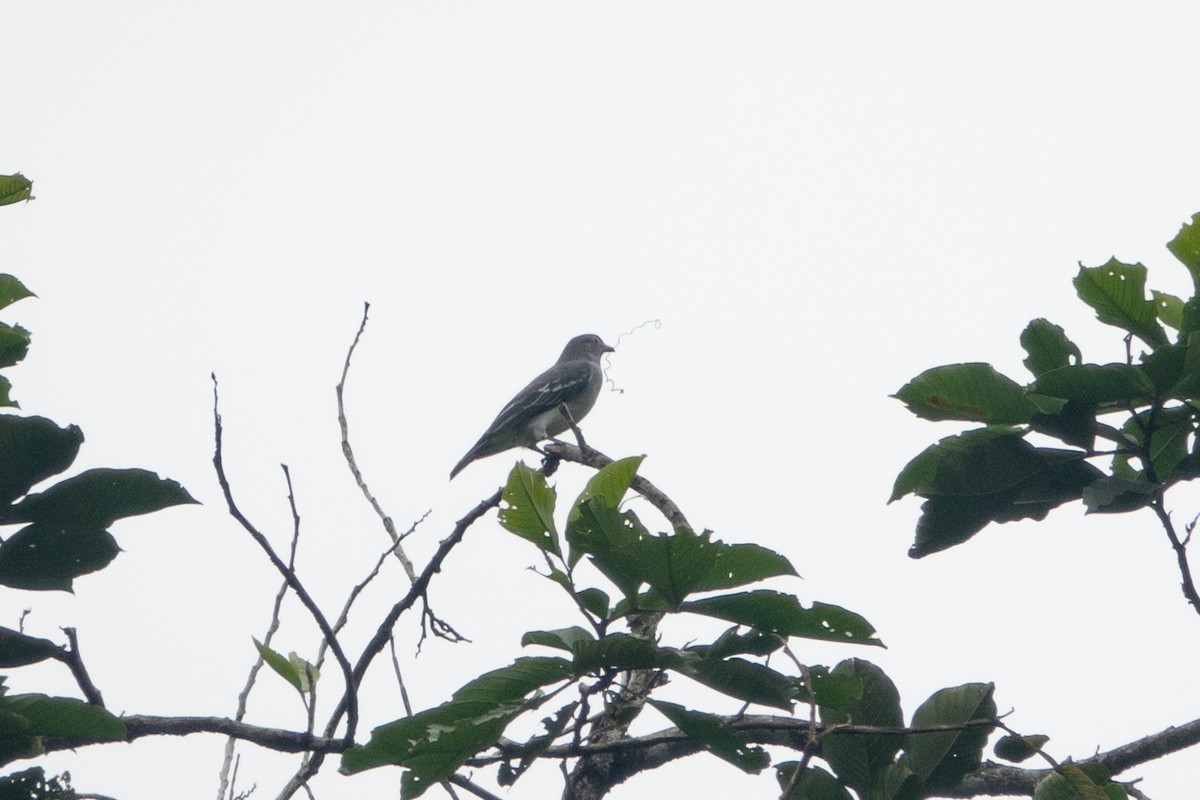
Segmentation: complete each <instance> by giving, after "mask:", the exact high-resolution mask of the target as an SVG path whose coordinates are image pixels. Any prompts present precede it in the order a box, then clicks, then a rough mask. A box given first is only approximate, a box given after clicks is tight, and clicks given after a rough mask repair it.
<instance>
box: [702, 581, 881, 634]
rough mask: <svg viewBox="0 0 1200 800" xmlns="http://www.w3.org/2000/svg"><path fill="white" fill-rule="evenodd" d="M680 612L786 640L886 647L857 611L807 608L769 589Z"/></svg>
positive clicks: (706, 602)
mask: <svg viewBox="0 0 1200 800" xmlns="http://www.w3.org/2000/svg"><path fill="white" fill-rule="evenodd" d="M680 609H681V610H683V611H688V612H691V613H693V614H703V615H705V616H708V617H716V618H717V619H723V620H726V621H728V622H736V623H737V624H739V625H747V626H750V627H752V628H757V629H758V630H761V631H767V632H768V633H774V634H778V635H779V636H784V637H789V636H799V637H802V638H805V639H820V640H824V641H830V642H845V643H847V644H875V645H882V644H883V643H882V642H880V641H879V639H877V638H875V628H874V627H873V626H872V625H871V623H869V622H867V621H866V620H865V619H863V618H862V617H861V616H859V615H858V614H855V613H854V612H853V611H847V610H846V609H844V608H840V607H838V606H834V605H829V604H827V603H813V605H812V608H805V607H804V606H803V605H801V604H800V601H799V600H798V599H796V598H795V597H794V596H792V595H790V594H783V593H782V592H774V591H770V590H767V589H759V590H756V591H751V592H739V593H737V594H727V595H720V596H718V597H706V598H702V599H700V600H692V601H689V602H687V603H684V604H683V605H682V606H681V607H680Z"/></svg>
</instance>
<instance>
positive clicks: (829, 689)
mask: <svg viewBox="0 0 1200 800" xmlns="http://www.w3.org/2000/svg"><path fill="white" fill-rule="evenodd" d="M808 678H809V681H810V682H811V684H812V691H813V694H814V695H815V696H816V700H817V704H818V705H820V706H823V707H825V708H828V709H830V710H841V711H844V710H846V709H848V708H852V707H853V706H854V704H856V703H858V702H859V701H860V700H862V696H863V682H862V681H861V680H859V679H858V678H857V677H855V676H853V675H850V674H846V673H844V672H843V673H839V674H837V675H834V674H833V673H832V672H830V671H829V670H828V669H826V668H825V667H821V666H810V667H809V668H808Z"/></svg>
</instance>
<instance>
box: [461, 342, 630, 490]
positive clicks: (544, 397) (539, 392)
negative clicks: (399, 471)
mask: <svg viewBox="0 0 1200 800" xmlns="http://www.w3.org/2000/svg"><path fill="white" fill-rule="evenodd" d="M611 352H613V349H612V348H611V347H609V346H608V345H606V344H605V343H604V341H603V340H602V339H601V338H600V337H599V336H596V335H595V334H593V333H585V334H583V335H582V336H576V337H575V338H574V339H572V340H571V341H569V342H567V346H566V347H564V348H563V351H562V355H561V356H559V357H558V361H557V362H556V363H555V364H554V366H553V367H551V368H550V369H548V370H546V371H545V372H543V373H542V374H541V375H538V376H537V377H536V378H534V379H533V382H531V383H530V384H529V385H528V386H526V387H525V388H524V389H522V390H521V391H519V392H517V396H516V397H514V398H513V399H512V400H509V401H508V405H506V406H505V407H504V408H503V410H501V412H500V414H499V416H497V417H496V420H495V422H493V423H492V424H491V425H489V426H488V429H487V430H486V431H484V434H483V436H480V437H479V441H478V442H476V443H475V445H474V446H473V447H472V448H471V449H470V450H468V451H467V454H466V455H465V456H463V457H462V460H461V461H459V462H458V463H457V464H456V465H455V466H454V469H452V470H450V480H454V476H455V475H457V474H458V473H460V472H462V470H463V467H465V466H467V464H470V463H471V462H472V461H474V460H475V459H477V458H483V457H485V456H490V455H495V454H496V453H502V452H504V451H505V450H509V449H511V448H513V447H534V445H536V444H537V443H538V442H540V441H542V440H544V439H552V438H554V437H555V436H558V434H560V433H562V432H563V431H565V430H566V429H567V428H569V427H570V423H569V422H568V421H567V418H566V417H564V416H563V414H562V412H561V411H560V410H559V408H558V406H559V404H560V403H566V404H567V409H568V410H570V412H571V417H572V419H574V420H575V421H576V422H579V420H581V419H583V418H584V416H585V415H586V414H587V413H588V412H589V411H591V410H592V406H594V405H595V404H596V398H597V397H598V396H599V395H600V387H601V386H602V385H603V384H604V372H603V371H602V370H601V368H600V356H602V355H604V354H605V353H611ZM534 449H536V448H534Z"/></svg>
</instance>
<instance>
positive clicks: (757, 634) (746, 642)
mask: <svg viewBox="0 0 1200 800" xmlns="http://www.w3.org/2000/svg"><path fill="white" fill-rule="evenodd" d="M785 643H786V640H785V639H783V638H781V637H779V636H776V635H774V634H771V633H766V632H765V631H760V630H757V629H755V628H751V629H750V630H748V631H746V632H745V633H741V632H739V626H737V625H735V626H733V627H732V628H729V629H728V630H726V631H725V632H724V633H722V634H721V635H720V636H718V637H717V639H716V641H714V642H713V643H712V644H693V645H689V646H688V647H687V648H686V649H687V650H690V651H694V652H696V653H699V654H700V655H702V656H704V657H705V658H727V657H729V656H740V655H755V656H766V655H770V654H771V653H774V652H775V651H776V650H778V649H779V648H781V647H783V645H784V644H785Z"/></svg>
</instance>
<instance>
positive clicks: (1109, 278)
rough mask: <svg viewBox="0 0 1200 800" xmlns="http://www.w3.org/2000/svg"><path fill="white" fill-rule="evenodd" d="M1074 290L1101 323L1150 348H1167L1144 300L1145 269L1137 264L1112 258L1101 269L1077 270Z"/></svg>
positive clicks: (1150, 303) (1151, 304) (1149, 304)
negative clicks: (1129, 335) (1125, 332)
mask: <svg viewBox="0 0 1200 800" xmlns="http://www.w3.org/2000/svg"><path fill="white" fill-rule="evenodd" d="M1075 290H1076V291H1077V292H1078V293H1079V297H1080V299H1081V300H1083V302H1085V303H1087V304H1088V305H1089V306H1091V307H1092V308H1093V309H1095V310H1096V317H1097V319H1099V320H1100V321H1101V322H1103V323H1105V324H1108V325H1115V326H1116V327H1118V328H1121V329H1122V330H1126V331H1129V332H1130V333H1132V334H1133V335H1135V336H1137V337H1138V338H1140V339H1141V340H1142V341H1143V342H1145V343H1146V344H1148V345H1150V346H1151V347H1157V346H1159V345H1164V344H1167V334H1166V333H1164V332H1163V329H1162V326H1160V325H1159V324H1158V319H1157V317H1158V311H1157V309H1156V308H1155V305H1154V301H1152V300H1147V299H1146V268H1145V267H1144V266H1142V265H1141V264H1122V263H1121V262H1120V261H1117V260H1116V259H1115V258H1113V259H1109V261H1108V263H1106V264H1104V265H1103V266H1099V267H1084V266H1081V267H1080V268H1079V274H1078V275H1076V276H1075Z"/></svg>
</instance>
